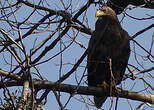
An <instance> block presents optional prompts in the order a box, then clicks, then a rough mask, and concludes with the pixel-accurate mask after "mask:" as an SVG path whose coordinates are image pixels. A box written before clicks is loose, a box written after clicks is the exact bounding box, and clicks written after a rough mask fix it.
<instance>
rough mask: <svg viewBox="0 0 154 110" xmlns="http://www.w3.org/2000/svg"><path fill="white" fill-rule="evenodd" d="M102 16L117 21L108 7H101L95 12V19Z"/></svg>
mask: <svg viewBox="0 0 154 110" xmlns="http://www.w3.org/2000/svg"><path fill="white" fill-rule="evenodd" d="M104 16H109V17H111V18H113V19H116V20H117V15H116V13H115V12H114V10H113V9H111V8H110V7H108V6H103V7H101V8H99V9H98V10H97V11H96V17H98V18H102V17H104Z"/></svg>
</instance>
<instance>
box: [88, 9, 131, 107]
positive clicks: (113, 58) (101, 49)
mask: <svg viewBox="0 0 154 110" xmlns="http://www.w3.org/2000/svg"><path fill="white" fill-rule="evenodd" d="M96 17H98V20H97V21H96V24H95V31H94V32H93V34H92V36H91V39H90V41H89V45H88V57H87V71H88V78H87V79H88V86H94V87H104V89H106V87H110V86H116V85H118V84H120V83H121V81H122V78H123V75H124V72H125V69H126V66H127V64H128V59H129V56H130V44H129V35H128V33H127V32H126V31H125V30H123V29H122V27H121V25H120V23H119V21H118V18H117V15H116V13H115V12H114V10H112V9H111V8H110V7H108V6H103V7H101V8H100V9H99V10H97V11H96ZM106 99H107V95H105V94H104V96H103V97H99V96H94V102H95V106H96V107H97V108H100V107H101V106H102V104H103V103H104V102H105V100H106Z"/></svg>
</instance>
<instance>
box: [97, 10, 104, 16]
mask: <svg viewBox="0 0 154 110" xmlns="http://www.w3.org/2000/svg"><path fill="white" fill-rule="evenodd" d="M102 15H104V12H103V11H101V10H97V11H96V14H95V16H96V17H99V16H102Z"/></svg>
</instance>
